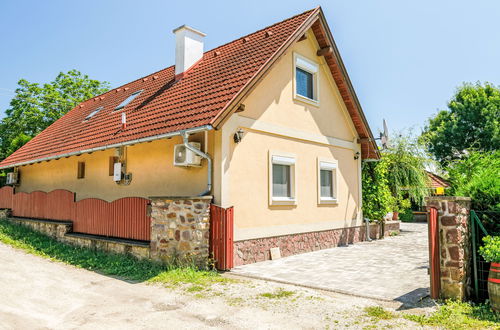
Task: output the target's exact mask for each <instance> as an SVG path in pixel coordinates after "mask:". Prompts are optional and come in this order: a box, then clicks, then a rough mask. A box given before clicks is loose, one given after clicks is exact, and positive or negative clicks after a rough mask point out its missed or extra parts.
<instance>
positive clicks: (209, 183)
mask: <svg viewBox="0 0 500 330" xmlns="http://www.w3.org/2000/svg"><path fill="white" fill-rule="evenodd" d="M181 135H182V139H183V142H184V146H185V147H186V149H189V150H191V151H192V152H194V153H195V154H197V155H198V156H200V157H202V158H205V159H206V160H207V162H208V163H207V171H208V173H207V190H205V191H204V192H202V193H201V194H199V195H198V196H206V195H208V194H210V192H211V191H212V158H210V156H209V155H208V154H206V153H204V152H203V151H201V150H199V149H196V148H195V147H193V146H192V145H190V144H189V139H188V138H189V134H188V133H187V132H186V131H182V132H181ZM206 143H207V140H205V144H206Z"/></svg>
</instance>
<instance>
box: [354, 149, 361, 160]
mask: <svg viewBox="0 0 500 330" xmlns="http://www.w3.org/2000/svg"><path fill="white" fill-rule="evenodd" d="M359 155H360V153H359V151H356V153H355V154H354V159H355V160H358V159H359Z"/></svg>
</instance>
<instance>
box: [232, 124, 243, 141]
mask: <svg viewBox="0 0 500 330" xmlns="http://www.w3.org/2000/svg"><path fill="white" fill-rule="evenodd" d="M244 134H245V131H243V130H242V129H241V128H240V129H238V130H237V131H236V133H234V135H233V139H234V143H240V142H241V140H242V139H243V135H244Z"/></svg>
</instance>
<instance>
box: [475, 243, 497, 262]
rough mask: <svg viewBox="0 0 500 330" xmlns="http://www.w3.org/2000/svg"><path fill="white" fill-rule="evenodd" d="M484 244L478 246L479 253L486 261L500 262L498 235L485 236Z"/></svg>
mask: <svg viewBox="0 0 500 330" xmlns="http://www.w3.org/2000/svg"><path fill="white" fill-rule="evenodd" d="M483 242H484V245H483V246H481V247H480V248H479V253H480V254H481V255H482V256H483V258H484V260H486V261H488V262H499V263H500V236H486V237H484V238H483Z"/></svg>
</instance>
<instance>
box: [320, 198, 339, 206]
mask: <svg viewBox="0 0 500 330" xmlns="http://www.w3.org/2000/svg"><path fill="white" fill-rule="evenodd" d="M338 203H339V201H338V200H337V199H335V198H320V200H319V204H329V205H336V204H338Z"/></svg>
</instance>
